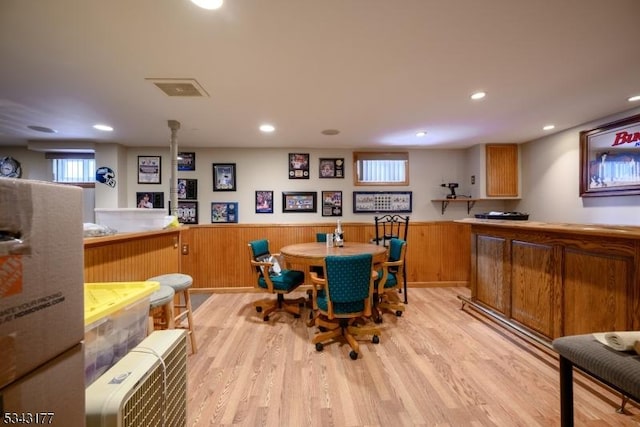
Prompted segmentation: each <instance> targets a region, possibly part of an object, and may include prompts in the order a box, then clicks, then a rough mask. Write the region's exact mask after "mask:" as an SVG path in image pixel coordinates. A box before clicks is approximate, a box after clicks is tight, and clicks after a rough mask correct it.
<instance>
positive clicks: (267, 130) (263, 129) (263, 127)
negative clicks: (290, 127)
mask: <svg viewBox="0 0 640 427" xmlns="http://www.w3.org/2000/svg"><path fill="white" fill-rule="evenodd" d="M274 130H276V128H275V127H274V126H273V125H270V124H268V123H265V124H263V125H260V132H264V133H271V132H273V131H274Z"/></svg>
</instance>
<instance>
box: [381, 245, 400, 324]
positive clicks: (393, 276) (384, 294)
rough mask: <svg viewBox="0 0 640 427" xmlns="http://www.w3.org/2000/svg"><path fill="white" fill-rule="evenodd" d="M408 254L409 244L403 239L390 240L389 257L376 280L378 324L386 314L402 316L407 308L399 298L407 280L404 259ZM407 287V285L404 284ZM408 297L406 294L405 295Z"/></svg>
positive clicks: (382, 265)
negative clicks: (399, 291)
mask: <svg viewBox="0 0 640 427" xmlns="http://www.w3.org/2000/svg"><path fill="white" fill-rule="evenodd" d="M406 252H407V242H406V241H404V240H402V239H395V238H394V239H391V240H389V255H388V258H387V261H385V262H383V263H382V264H380V267H381V268H380V269H379V270H378V271H377V273H378V278H377V279H376V280H375V286H376V288H375V291H376V292H375V294H376V295H375V298H376V300H375V304H374V320H375V322H376V323H380V322H382V314H383V313H384V312H391V313H395V315H396V316H398V317H400V316H402V313H403V312H404V309H405V306H404V304H403V303H402V301H400V298H399V297H398V290H399V289H400V287H401V285H402V284H403V283H401V282H402V281H404V280H406V279H405V275H404V258H405V254H406ZM404 285H405V286H406V283H404ZM405 295H406V293H405Z"/></svg>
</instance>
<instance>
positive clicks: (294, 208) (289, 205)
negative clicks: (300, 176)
mask: <svg viewBox="0 0 640 427" xmlns="http://www.w3.org/2000/svg"><path fill="white" fill-rule="evenodd" d="M317 194H318V193H316V192H315V191H286V192H283V193H282V212H317V207H316V206H317V205H316V197H317Z"/></svg>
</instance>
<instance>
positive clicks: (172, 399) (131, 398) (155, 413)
mask: <svg viewBox="0 0 640 427" xmlns="http://www.w3.org/2000/svg"><path fill="white" fill-rule="evenodd" d="M85 395H86V415H87V417H86V419H87V427H178V426H186V424H187V334H186V332H185V331H184V330H182V329H170V330H162V331H155V332H153V333H152V334H151V335H149V336H148V337H147V338H145V339H144V340H143V341H142V342H140V344H138V345H137V346H136V347H134V348H133V349H131V350H130V351H129V353H127V354H126V355H125V356H124V357H123V358H122V359H120V360H119V361H118V362H117V363H116V364H115V365H113V366H112V367H111V368H109V370H108V371H106V372H105V373H104V374H102V375H101V376H100V377H99V378H98V379H96V380H95V381H94V382H93V383H92V384H91V385H90V386H89V387H87V389H86V391H85Z"/></svg>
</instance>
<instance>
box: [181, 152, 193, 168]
mask: <svg viewBox="0 0 640 427" xmlns="http://www.w3.org/2000/svg"><path fill="white" fill-rule="evenodd" d="M178 170H179V171H194V170H196V153H191V152H185V151H181V152H179V153H178Z"/></svg>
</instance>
